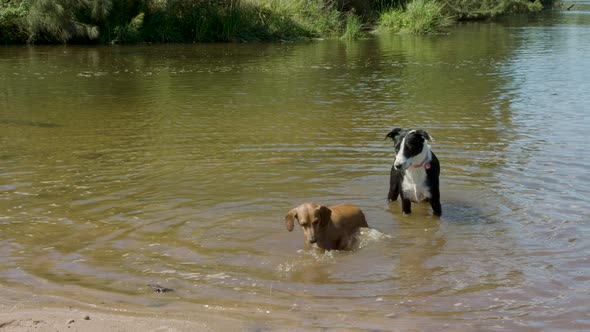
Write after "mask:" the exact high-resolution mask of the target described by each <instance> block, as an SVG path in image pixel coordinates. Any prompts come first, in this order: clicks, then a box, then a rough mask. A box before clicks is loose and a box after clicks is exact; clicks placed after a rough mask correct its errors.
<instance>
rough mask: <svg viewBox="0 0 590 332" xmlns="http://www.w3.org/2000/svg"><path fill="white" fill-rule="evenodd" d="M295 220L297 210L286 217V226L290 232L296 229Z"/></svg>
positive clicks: (292, 210) (293, 210)
mask: <svg viewBox="0 0 590 332" xmlns="http://www.w3.org/2000/svg"><path fill="white" fill-rule="evenodd" d="M295 218H297V208H293V209H291V211H289V213H287V215H286V216H285V226H287V230H288V231H289V232H290V231H292V230H293V227H295ZM297 219H299V218H297Z"/></svg>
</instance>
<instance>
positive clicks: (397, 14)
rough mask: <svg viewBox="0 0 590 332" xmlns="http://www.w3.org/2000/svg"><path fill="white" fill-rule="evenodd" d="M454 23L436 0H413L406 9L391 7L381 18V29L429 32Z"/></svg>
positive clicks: (417, 32) (418, 32) (416, 32)
mask: <svg viewBox="0 0 590 332" xmlns="http://www.w3.org/2000/svg"><path fill="white" fill-rule="evenodd" d="M452 23H453V19H452V18H451V17H450V16H449V15H447V14H445V12H444V10H443V5H442V4H440V3H438V2H437V1H434V0H413V1H412V2H410V3H408V4H407V6H406V9H405V10H401V9H395V8H392V9H389V10H387V11H385V12H383V13H382V14H381V16H380V18H379V29H381V30H390V31H401V32H411V33H415V34H428V33H435V32H439V31H442V30H444V29H445V28H447V27H449V26H450V25H451V24H452Z"/></svg>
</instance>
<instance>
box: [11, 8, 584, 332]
mask: <svg viewBox="0 0 590 332" xmlns="http://www.w3.org/2000/svg"><path fill="white" fill-rule="evenodd" d="M587 54H590V13H588V12H584V11H570V12H556V13H549V14H546V15H542V16H539V17H537V18H534V19H530V20H528V21H523V20H518V21H516V20H515V21H513V20H510V21H508V20H507V21H502V22H496V23H473V24H464V25H460V26H458V27H457V28H455V29H453V30H452V31H451V32H450V34H448V35H440V36H430V37H416V36H399V35H379V36H376V37H375V38H371V39H369V40H363V41H358V42H354V43H343V42H339V41H320V42H313V43H302V44H280V45H279V44H230V45H227V44H212V45H182V46H179V45H166V46H155V45H151V46H121V47H119V46H116V47H34V48H20V47H9V48H0V147H1V149H0V259H1V261H2V265H0V286H1V287H3V288H4V289H11V290H24V291H26V292H32V293H33V294H36V295H49V296H56V297H61V298H66V299H68V298H70V299H75V300H76V301H78V302H82V303H87V304H92V305H99V306H108V307H114V308H116V307H118V306H125V307H127V308H134V310H136V311H141V310H142V308H145V309H146V310H147V309H148V308H160V309H161V310H168V311H174V312H181V313H187V314H190V313H192V312H202V311H205V312H206V311H210V312H212V313H213V312H215V313H219V312H221V313H226V312H227V315H229V316H231V317H232V318H235V319H239V320H243V321H244V326H245V328H246V329H250V328H251V329H256V330H260V329H266V328H268V329H273V330H276V329H279V330H280V329H288V330H292V329H301V330H308V329H375V330H390V329H400V330H412V329H415V330H421V331H435V330H452V331H472V330H522V331H537V330H546V331H549V330H550V331H557V330H563V331H577V330H587V329H590V314H589V311H588V298H590V294H589V293H590V279H589V277H588V275H589V273H590V262H589V261H588V257H589V253H590V236H588V235H589V234H588V231H589V229H590V228H589V226H588V222H587V221H588V217H589V216H590V208H589V207H590V199H589V198H588V197H589V196H590V190H589V189H588V188H590V176H589V175H588V174H589V173H588V171H587V169H588V167H589V166H590V163H589V162H588V158H587V155H589V153H590V148H589V147H588V144H586V137H585V136H586V132H587V131H588V129H589V128H590V117H588V116H587V113H588V110H587V108H588V104H589V101H590V97H588V96H589V92H590V83H589V80H588V78H589V77H590V67H588V66H586V65H585V64H586V62H587ZM396 126H400V127H421V128H424V129H426V130H427V131H428V132H429V133H430V134H431V135H432V136H433V137H434V138H435V141H434V142H433V143H432V146H433V149H434V151H435V153H436V154H437V156H438V158H439V159H440V161H441V165H442V175H441V194H442V204H443V216H442V218H440V219H437V218H435V217H433V216H432V215H431V211H430V209H429V207H428V206H427V205H420V206H414V209H413V214H412V215H411V216H403V215H402V214H401V206H400V204H399V203H398V202H394V203H391V204H389V203H388V202H387V201H386V195H387V190H388V187H387V186H388V176H389V169H390V167H391V163H392V161H393V153H392V143H391V142H389V141H386V140H384V136H385V134H387V132H389V131H390V130H391V129H392V128H393V127H396ZM304 201H317V202H322V203H325V204H337V203H343V202H349V203H355V204H357V205H359V206H360V207H361V208H362V209H363V211H364V212H365V214H366V216H367V219H368V223H369V225H370V226H371V227H372V228H373V230H364V232H363V235H362V236H361V237H362V238H361V245H360V248H359V249H358V250H356V251H353V252H330V253H326V254H321V253H319V252H316V251H313V250H312V251H308V250H304V243H303V234H302V232H301V229H300V228H298V227H296V228H295V230H294V231H293V232H292V233H289V232H287V230H286V229H285V226H284V221H283V220H284V216H285V214H286V213H287V212H288V211H289V210H290V209H291V208H292V207H294V206H296V205H298V204H299V203H301V202H304ZM148 284H158V285H161V286H164V287H168V288H171V289H174V292H171V293H159V294H156V293H154V292H153V290H152V289H150V288H149V287H148V286H147V285H148ZM19 294H21V293H19ZM96 294H100V295H99V297H97V295H96ZM0 301H2V302H3V303H9V304H10V303H18V302H21V301H25V299H23V298H22V296H9V295H6V294H5V295H2V294H0Z"/></svg>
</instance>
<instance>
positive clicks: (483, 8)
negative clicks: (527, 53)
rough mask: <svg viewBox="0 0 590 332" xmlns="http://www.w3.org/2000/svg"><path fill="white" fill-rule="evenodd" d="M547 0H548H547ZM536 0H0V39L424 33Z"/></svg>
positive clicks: (527, 6)
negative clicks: (375, 30) (375, 31)
mask: <svg viewBox="0 0 590 332" xmlns="http://www.w3.org/2000/svg"><path fill="white" fill-rule="evenodd" d="M546 2H547V1H546ZM540 8H541V3H540V2H539V0H536V1H530V0H487V1H476V0H412V1H407V0H0V43H1V44H9V43H37V44H40V43H51V44H56V43H135V42H154V43H170V42H177V43H192V42H228V41H277V40H297V39H308V38H333V37H341V38H343V39H349V40H350V39H357V38H360V37H362V36H364V34H363V32H362V31H363V30H366V28H367V27H372V26H374V25H375V24H379V27H380V29H384V30H396V31H407V32H411V33H417V34H426V33H432V32H436V31H440V30H441V29H444V28H445V27H447V26H449V25H450V24H452V22H453V20H454V19H479V18H484V17H495V16H499V15H503V14H506V13H512V12H526V11H533V10H538V9H540Z"/></svg>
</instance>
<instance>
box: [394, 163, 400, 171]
mask: <svg viewBox="0 0 590 332" xmlns="http://www.w3.org/2000/svg"><path fill="white" fill-rule="evenodd" d="M393 167H394V168H395V169H398V170H399V169H401V168H402V163H397V162H396V163H394V164H393Z"/></svg>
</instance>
